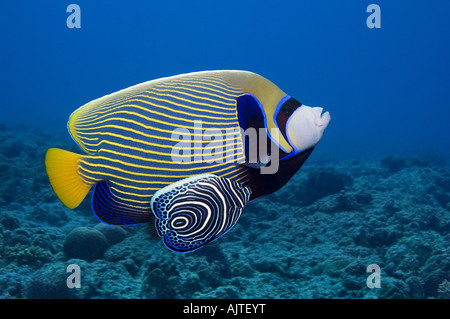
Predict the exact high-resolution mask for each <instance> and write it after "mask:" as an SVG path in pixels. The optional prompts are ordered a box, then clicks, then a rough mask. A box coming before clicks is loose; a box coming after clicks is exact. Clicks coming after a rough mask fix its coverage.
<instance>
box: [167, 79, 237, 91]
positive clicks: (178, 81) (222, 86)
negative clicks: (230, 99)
mask: <svg viewBox="0 0 450 319" xmlns="http://www.w3.org/2000/svg"><path fill="white" fill-rule="evenodd" d="M167 83H170V84H172V83H174V84H181V85H184V84H186V85H189V84H191V85H192V83H194V84H196V83H201V84H206V85H210V86H212V87H216V88H218V89H222V90H225V91H230V92H233V93H238V92H242V89H241V88H239V87H236V86H231V85H230V84H229V83H228V82H223V83H220V82H218V81H211V80H210V79H207V78H203V79H200V78H195V79H192V78H191V79H185V80H181V79H174V80H172V81H168V82H167ZM227 93H228V92H227Z"/></svg>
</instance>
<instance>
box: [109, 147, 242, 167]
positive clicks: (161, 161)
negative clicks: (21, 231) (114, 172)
mask: <svg viewBox="0 0 450 319" xmlns="http://www.w3.org/2000/svg"><path fill="white" fill-rule="evenodd" d="M101 151H102V152H106V153H111V154H115V155H120V156H125V157H129V158H134V159H138V160H144V161H148V162H154V163H162V164H172V165H180V164H181V165H190V164H193V165H197V164H199V163H205V161H202V162H200V161H197V162H194V161H192V162H181V163H178V162H173V161H164V160H157V159H149V158H145V157H141V156H136V155H130V154H125V153H120V152H116V151H113V150H108V149H101ZM233 155H242V156H241V157H239V158H237V159H236V161H239V160H245V156H244V154H243V152H242V151H240V152H239V153H237V154H233ZM227 157H230V156H227ZM219 165H223V163H220V164H217V166H219ZM213 166H214V165H213ZM211 168H212V167H211ZM164 169H165V170H169V168H164ZM196 169H198V168H197V167H193V168H184V170H186V171H190V170H196Z"/></svg>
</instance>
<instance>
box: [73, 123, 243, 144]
mask: <svg viewBox="0 0 450 319" xmlns="http://www.w3.org/2000/svg"><path fill="white" fill-rule="evenodd" d="M110 120H111V121H112V120H118V121H122V122H127V123H132V124H136V125H137V126H140V127H143V128H145V129H146V130H154V131H158V132H162V133H169V134H173V133H174V130H175V129H174V130H172V131H170V130H165V129H160V128H157V127H154V126H150V125H145V124H142V123H140V122H137V121H134V120H130V119H120V118H119V119H114V118H111V119H108V120H103V121H100V122H98V123H95V124H99V123H103V122H107V121H110ZM173 126H175V128H178V127H182V128H187V129H188V130H189V129H191V130H193V131H194V132H195V131H197V130H198V128H195V127H189V126H180V125H173ZM78 127H79V125H78V124H77V125H75V128H76V132H77V133H78ZM106 127H109V128H116V129H122V130H125V131H126V129H125V127H124V126H119V125H114V124H106V125H100V126H97V127H86V128H83V129H82V130H89V131H92V130H98V129H101V128H106ZM228 130H234V132H230V133H229V134H205V133H190V132H189V133H185V132H182V131H180V132H176V133H178V134H180V135H183V134H188V135H189V136H200V137H204V136H227V135H231V134H233V135H236V132H237V131H239V132H240V128H239V127H230V128H228V129H225V131H228ZM156 138H159V139H166V140H169V141H173V139H172V138H164V137H162V136H157V137H156Z"/></svg>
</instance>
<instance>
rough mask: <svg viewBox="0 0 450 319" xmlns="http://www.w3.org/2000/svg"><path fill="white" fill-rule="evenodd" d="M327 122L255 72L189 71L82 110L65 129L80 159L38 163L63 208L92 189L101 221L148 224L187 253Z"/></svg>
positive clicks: (235, 214) (62, 156)
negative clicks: (45, 173) (75, 145)
mask: <svg viewBox="0 0 450 319" xmlns="http://www.w3.org/2000/svg"><path fill="white" fill-rule="evenodd" d="M329 121H330V115H329V113H328V112H325V113H322V108H319V107H309V106H305V105H302V104H301V103H300V102H298V101H297V100H296V99H294V98H292V97H291V96H289V95H287V94H286V93H284V92H283V91H281V90H280V89H279V88H278V87H277V86H276V85H275V84H273V83H272V82H271V81H269V80H267V79H266V78H264V77H262V76H260V75H257V74H255V73H252V72H247V71H234V70H223V71H205V72H194V73H188V74H182V75H177V76H172V77H167V78H162V79H157V80H152V81H148V82H144V83H141V84H138V85H135V86H132V87H129V88H127V89H124V90H121V91H118V92H116V93H113V94H110V95H106V96H104V97H101V98H99V99H96V100H94V101H91V102H89V103H87V104H85V105H83V106H81V107H80V108H79V109H77V110H76V111H74V112H73V113H72V114H71V116H70V118H69V122H68V124H67V126H68V130H69V132H70V135H71V136H72V138H73V140H74V141H75V142H76V143H77V144H78V145H79V146H80V147H81V149H82V150H83V151H84V152H85V153H86V154H83V155H80V154H76V153H72V152H68V151H64V150H61V149H57V148H51V149H49V150H48V151H47V154H46V157H45V165H46V170H47V174H48V176H49V180H50V183H51V185H52V187H53V190H54V192H55V193H56V195H57V196H58V197H59V199H60V200H61V201H62V202H63V203H64V205H66V206H67V207H68V208H71V209H73V208H75V207H77V206H78V205H79V204H80V203H81V202H82V201H83V199H84V198H85V197H86V195H87V194H88V192H89V190H90V189H91V188H93V193H92V200H91V203H92V210H93V212H94V214H95V215H96V216H97V218H98V219H99V220H100V221H102V222H104V223H107V224H112V225H136V224H142V223H150V222H151V223H154V225H155V228H156V231H157V233H158V234H159V236H161V237H162V238H163V241H164V244H165V245H166V246H167V247H168V248H169V249H171V250H172V251H175V252H179V253H184V252H189V251H194V250H196V249H198V248H200V247H202V246H204V245H205V244H207V243H209V242H211V241H212V240H214V239H217V238H219V237H221V236H223V235H224V234H225V233H227V232H228V231H229V230H230V229H231V228H232V227H233V226H234V225H235V224H236V222H237V221H238V219H239V217H240V215H241V212H242V210H243V209H244V207H245V205H246V204H247V203H248V202H249V201H252V200H255V199H257V198H260V197H261V196H264V195H267V194H270V193H272V192H274V191H276V190H278V189H280V188H281V187H282V186H283V185H284V184H286V182H287V181H288V180H289V179H290V178H291V177H292V176H293V175H294V174H295V173H296V172H297V171H298V169H299V168H300V167H301V166H302V165H303V163H304V162H305V160H306V159H307V158H308V157H309V155H310V154H311V152H312V151H313V149H314V147H315V146H316V144H317V143H318V142H319V141H320V139H321V138H322V134H323V132H324V130H325V128H326V127H327V126H328V123H329Z"/></svg>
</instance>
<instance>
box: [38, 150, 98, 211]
mask: <svg viewBox="0 0 450 319" xmlns="http://www.w3.org/2000/svg"><path fill="white" fill-rule="evenodd" d="M81 157H82V155H79V154H75V153H72V152H68V151H64V150H61V149H59V148H50V149H48V151H47V154H46V155H45V168H46V170H47V175H48V178H49V180H50V184H51V185H52V187H53V190H54V191H55V193H56V195H57V196H58V198H59V199H60V200H61V202H63V204H64V205H66V206H67V207H69V208H70V209H73V208H75V207H77V206H78V205H80V203H81V202H82V201H83V199H84V198H85V197H86V195H87V193H88V192H89V189H90V188H91V185H88V184H86V183H85V182H84V181H83V179H82V178H81V176H80V175H79V174H78V160H79V159H80V158H81Z"/></svg>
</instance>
